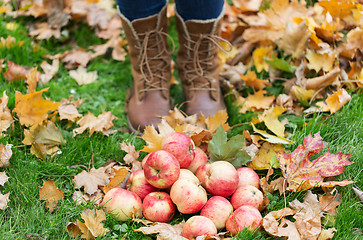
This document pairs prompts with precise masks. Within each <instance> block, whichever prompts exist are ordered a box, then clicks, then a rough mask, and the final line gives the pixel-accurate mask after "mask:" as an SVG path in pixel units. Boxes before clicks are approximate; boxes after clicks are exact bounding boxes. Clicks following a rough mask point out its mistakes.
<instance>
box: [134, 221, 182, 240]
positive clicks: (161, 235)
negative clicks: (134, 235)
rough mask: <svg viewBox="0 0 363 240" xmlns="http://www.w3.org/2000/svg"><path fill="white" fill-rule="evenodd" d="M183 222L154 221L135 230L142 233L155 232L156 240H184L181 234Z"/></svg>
mask: <svg viewBox="0 0 363 240" xmlns="http://www.w3.org/2000/svg"><path fill="white" fill-rule="evenodd" d="M184 224H185V222H184V221H183V222H181V223H178V224H175V225H170V224H167V223H156V224H154V225H152V226H149V227H141V228H138V229H135V231H137V232H142V233H143V234H155V233H156V234H158V237H157V239H158V240H170V239H173V240H186V238H185V237H183V236H182V235H181V234H182V231H183V226H184Z"/></svg>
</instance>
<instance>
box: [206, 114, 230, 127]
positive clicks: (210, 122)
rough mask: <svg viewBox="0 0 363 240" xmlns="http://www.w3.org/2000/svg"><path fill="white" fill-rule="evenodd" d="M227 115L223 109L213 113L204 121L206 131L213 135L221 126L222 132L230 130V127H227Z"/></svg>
mask: <svg viewBox="0 0 363 240" xmlns="http://www.w3.org/2000/svg"><path fill="white" fill-rule="evenodd" d="M227 120H228V114H227V111H226V110H225V109H223V110H220V111H219V112H217V113H215V114H214V115H213V116H209V117H207V119H206V120H205V122H206V125H207V128H208V130H209V131H210V132H211V133H214V132H215V131H216V130H217V128H218V127H219V126H221V125H222V127H223V129H224V131H227V130H228V129H230V126H229V125H228V122H227Z"/></svg>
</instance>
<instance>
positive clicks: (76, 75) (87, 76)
mask: <svg viewBox="0 0 363 240" xmlns="http://www.w3.org/2000/svg"><path fill="white" fill-rule="evenodd" d="M69 75H70V76H71V77H72V78H73V79H74V80H76V82H77V83H78V85H85V84H90V83H93V82H94V81H96V80H97V77H98V76H97V71H92V72H87V69H86V68H84V67H82V66H80V67H78V68H77V70H71V71H69Z"/></svg>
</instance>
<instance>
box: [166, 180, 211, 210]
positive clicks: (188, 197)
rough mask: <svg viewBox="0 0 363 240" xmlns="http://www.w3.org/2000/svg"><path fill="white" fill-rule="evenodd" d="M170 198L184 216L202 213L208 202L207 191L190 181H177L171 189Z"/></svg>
mask: <svg viewBox="0 0 363 240" xmlns="http://www.w3.org/2000/svg"><path fill="white" fill-rule="evenodd" d="M170 197H171V200H172V201H173V203H175V205H176V206H177V208H178V210H179V212H181V213H184V214H191V213H196V212H198V211H200V209H202V208H203V206H204V205H205V203H206V202H207V200H208V198H207V192H206V191H205V189H204V188H203V187H202V186H201V185H199V184H197V183H196V182H195V181H193V180H190V179H180V180H178V181H176V182H175V183H174V184H173V186H172V187H171V189H170Z"/></svg>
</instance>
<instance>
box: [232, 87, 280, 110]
mask: <svg viewBox="0 0 363 240" xmlns="http://www.w3.org/2000/svg"><path fill="white" fill-rule="evenodd" d="M264 93H266V91H263V90H259V91H257V92H255V94H253V95H249V96H248V97H247V98H243V97H241V96H239V97H238V99H237V106H240V107H241V109H240V113H245V112H246V111H257V110H261V109H268V108H269V107H270V105H271V104H272V102H273V101H274V100H275V96H267V97H265V96H264Z"/></svg>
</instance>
